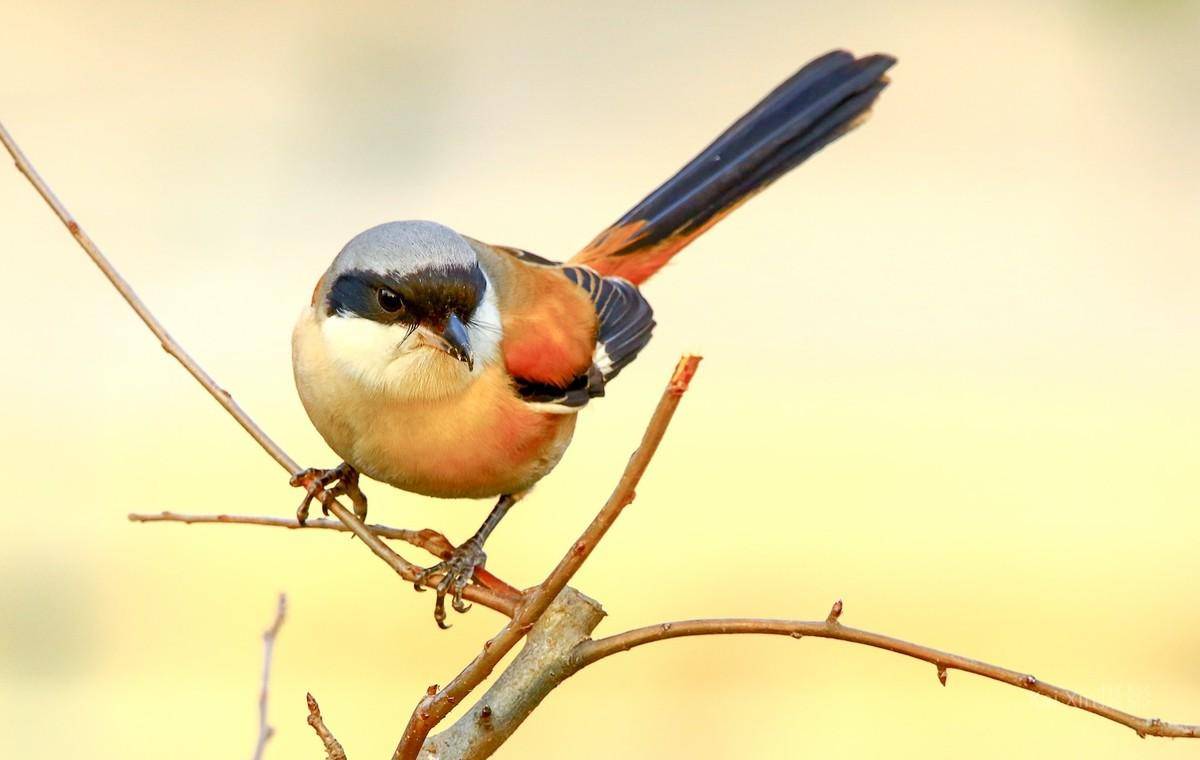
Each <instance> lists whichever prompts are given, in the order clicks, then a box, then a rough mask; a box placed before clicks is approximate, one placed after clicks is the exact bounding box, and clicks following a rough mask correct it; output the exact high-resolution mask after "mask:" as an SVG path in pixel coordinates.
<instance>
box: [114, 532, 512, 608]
mask: <svg viewBox="0 0 1200 760" xmlns="http://www.w3.org/2000/svg"><path fill="white" fill-rule="evenodd" d="M128 517H129V520H130V522H139V523H148V522H177V523H185V524H188V525H192V524H196V523H199V524H205V523H213V524H235V525H266V526H270V527H274V528H286V529H288V530H308V529H309V528H315V529H317V530H333V531H339V532H342V533H349V532H350V528H349V527H347V526H346V525H344V524H342V523H340V522H338V521H337V520H325V519H310V520H307V521H305V523H304V524H303V525H301V524H300V523H299V522H297V521H296V519H295V518H292V517H265V516H258V515H224V514H219V515H186V514H181V513H179V512H155V513H150V514H139V513H136V512H135V513H131V514H130V515H129V516H128ZM366 527H367V530H369V531H371V532H372V533H374V534H375V535H376V536H379V537H380V538H391V539H396V540H399V541H405V542H407V543H409V544H412V545H413V546H415V547H417V548H419V549H424V550H425V551H427V552H429V553H430V554H432V555H433V556H435V557H438V558H439V559H447V558H449V557H450V553H451V552H452V551H454V545H453V544H451V543H450V541H449V540H448V539H447V538H446V537H445V536H443V535H442V534H441V533H438V532H437V531H436V530H430V529H429V528H424V529H422V530H409V529H407V528H392V527H390V526H387V525H378V524H373V525H368V526H366ZM475 580H477V581H479V582H480V583H481V584H483V585H484V586H486V587H487V588H488V589H490V590H491V591H493V592H495V593H496V594H497V595H499V596H500V597H502V598H504V599H506V600H508V603H507V604H506V605H501V606H502V607H503V609H501V608H500V607H501V606H492V605H488V604H487V603H486V602H482V603H483V604H485V606H489V607H491V608H492V609H494V610H496V611H497V612H501V613H503V614H505V615H508V616H509V617H512V612H513V609H514V608H515V605H516V603H517V602H518V601H519V600H520V598H521V592H520V591H519V590H517V589H515V588H513V587H512V586H510V585H508V584H507V583H505V582H504V581H502V580H500V579H499V578H497V577H496V576H495V575H493V574H492V573H490V572H488V571H487V570H486V569H485V568H476V569H475Z"/></svg>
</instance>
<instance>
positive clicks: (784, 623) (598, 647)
mask: <svg viewBox="0 0 1200 760" xmlns="http://www.w3.org/2000/svg"><path fill="white" fill-rule="evenodd" d="M835 612H836V613H837V614H834V613H835ZM841 612H842V602H841V600H838V602H837V603H836V604H835V605H834V607H833V610H832V611H831V612H830V614H829V617H828V618H827V619H825V620H823V621H799V620H763V619H757V618H730V619H717V620H681V621H678V622H672V623H660V624H658V625H651V626H646V627H645V628H636V629H634V630H632V631H626V632H625V633H618V634H616V635H613V636H608V637H606V638H603V639H597V640H595V641H585V642H583V643H581V644H580V645H579V646H577V647H576V650H575V658H574V670H575V671H578V670H579V669H581V668H585V667H587V666H588V665H591V664H593V663H595V662H597V661H599V660H602V659H604V658H605V657H608V656H610V655H614V654H617V653H618V652H626V651H629V650H630V649H633V648H634V647H639V646H642V645H643V644H650V643H653V642H655V641H666V640H667V639H676V638H680V637H682V636H719V635H726V634H743V633H757V634H771V635H776V636H791V637H792V638H794V639H799V638H802V637H804V636H815V637H817V638H823V639H837V640H839V641H848V642H851V643H854V644H863V645H865V646H869V647H875V648H877V649H886V650H888V651H889V652H896V653H897V654H902V655H905V656H907V657H912V658H914V659H917V660H923V661H925V662H928V663H930V664H931V665H933V666H934V667H935V668H937V674H938V680H939V681H940V682H941V683H942V685H943V686H944V685H945V684H946V671H947V670H961V671H963V672H965V673H974V674H975V675H978V676H983V677H984V678H991V679H992V680H994V681H1000V682H1001V683H1006V684H1008V685H1010V686H1016V687H1019V688H1022V689H1027V690H1028V691H1032V692H1034V693H1035V694H1041V695H1042V696H1043V697H1049V698H1050V699H1053V700H1054V701H1056V702H1061V703H1062V704H1064V705H1067V706H1068V707H1075V708H1078V709H1080V710H1086V711H1087V712H1090V713H1093V714H1095V715H1099V716H1100V717H1102V718H1107V719H1109V720H1111V721H1115V722H1117V723H1120V724H1121V725H1123V726H1128V727H1129V728H1132V729H1133V730H1134V731H1136V732H1137V735H1138V736H1141V737H1146V736H1169V737H1176V738H1197V737H1200V726H1193V725H1186V724H1182V723H1166V722H1164V721H1161V720H1159V719H1158V718H1139V717H1138V716H1136V715H1131V714H1129V713H1127V712H1123V711H1121V710H1117V709H1116V708H1113V707H1108V706H1107V705H1103V704H1101V703H1099V702H1097V701H1096V700H1094V699H1091V698H1090V697H1085V696H1083V695H1082V694H1079V693H1077V692H1074V691H1071V690H1070V689H1064V688H1062V687H1061V686H1054V685H1053V684H1049V683H1046V682H1045V681H1040V680H1038V679H1037V678H1035V677H1033V676H1032V675H1029V674H1027V673H1018V672H1017V671H1015V670H1009V669H1007V668H1001V667H998V666H996V665H990V664H988V663H986V662H980V661H979V660H972V659H970V658H968V657H962V656H961V655H957V654H951V653H950V652H943V651H941V650H938V649H932V648H930V647H926V646H921V645H920V644H913V643H911V642H908V641H904V640H902V639H896V638H892V637H891V636H884V635H883V634H879V633H872V632H871V631H863V630H860V629H858V628H849V627H847V626H844V625H842V624H841V623H840V622H838V617H839V616H840V615H841Z"/></svg>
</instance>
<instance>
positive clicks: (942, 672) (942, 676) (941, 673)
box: [937, 665, 946, 686]
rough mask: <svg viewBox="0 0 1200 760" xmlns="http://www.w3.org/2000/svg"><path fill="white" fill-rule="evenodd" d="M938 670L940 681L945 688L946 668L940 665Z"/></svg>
mask: <svg viewBox="0 0 1200 760" xmlns="http://www.w3.org/2000/svg"><path fill="white" fill-rule="evenodd" d="M937 670H938V681H939V682H940V683H941V684H942V686H945V685H946V666H945V665H938V669H937Z"/></svg>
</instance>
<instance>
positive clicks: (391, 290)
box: [325, 264, 487, 326]
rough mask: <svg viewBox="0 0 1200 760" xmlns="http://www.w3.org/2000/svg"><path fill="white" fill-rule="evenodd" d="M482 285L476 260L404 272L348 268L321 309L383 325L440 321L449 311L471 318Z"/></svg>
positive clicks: (481, 274) (477, 302)
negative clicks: (474, 262)
mask: <svg viewBox="0 0 1200 760" xmlns="http://www.w3.org/2000/svg"><path fill="white" fill-rule="evenodd" d="M486 289H487V281H486V280H485V279H484V276H483V271H482V270H480V268H479V265H478V264H476V265H474V266H472V267H431V268H428V269H421V270H418V271H416V272H409V273H407V274H405V275H402V276H396V275H390V274H380V273H377V272H369V271H362V270H358V271H351V272H346V273H345V274H343V275H340V276H339V277H338V278H337V280H335V281H334V283H333V286H332V287H331V288H330V289H329V296H328V297H327V299H326V307H325V313H326V314H327V315H330V316H332V315H334V314H338V313H341V314H353V315H355V316H358V317H362V318H363V319H369V320H371V321H373V322H379V323H381V324H396V323H400V324H407V325H434V326H440V325H444V324H445V322H446V320H447V319H449V318H450V315H452V314H453V315H456V316H458V317H459V318H460V319H463V320H466V319H469V318H470V317H471V315H472V314H474V313H475V308H476V307H477V306H478V305H479V302H480V301H481V300H482V298H483V293H484V291H485V290H486Z"/></svg>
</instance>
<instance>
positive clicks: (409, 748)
mask: <svg viewBox="0 0 1200 760" xmlns="http://www.w3.org/2000/svg"><path fill="white" fill-rule="evenodd" d="M699 364H700V357H699V356H690V355H687V356H684V357H682V358H681V359H680V360H679V363H678V364H677V365H676V367H675V371H674V372H673V373H672V374H671V380H670V382H668V383H667V387H666V390H664V391H663V395H662V397H661V398H660V399H659V402H658V406H657V407H656V408H655V410H654V414H653V415H651V417H650V422H649V424H648V425H647V426H646V432H645V433H644V434H643V435H642V442H641V444H640V445H639V446H638V448H637V451H635V452H633V456H631V457H630V458H629V463H628V464H627V465H626V466H625V472H624V473H623V474H622V475H621V479H620V480H619V481H618V482H617V487H616V488H615V489H614V490H613V492H612V495H611V496H609V497H608V501H607V502H606V503H605V504H604V506H603V507H602V508H601V509H600V512H599V514H597V515H596V517H595V519H593V520H592V522H591V524H590V525H588V527H587V528H586V529H585V530H584V531H583V533H582V534H581V535H580V537H579V539H578V540H577V541H576V542H575V543H574V544H572V546H571V548H570V549H568V550H567V553H566V555H565V556H564V557H563V558H562V559H561V560H559V563H558V566H557V567H555V568H554V569H553V570H552V571H550V574H549V575H548V576H547V577H546V580H544V581H543V582H542V584H541V585H540V586H538V587H537V588H536V589H535V590H534V591H533V592H532V593H530V594H529V596H528V597H527V598H526V599H525V601H524V602H522V603H521V605H520V606H519V607H518V608H517V614H516V615H514V616H513V619H512V620H511V621H509V623H508V624H507V625H506V626H504V628H502V629H501V630H500V632H499V633H498V634H496V635H495V636H494V637H493V638H491V639H490V640H489V641H487V642H485V643H484V645H483V651H482V652H480V653H479V654H478V655H476V657H475V659H474V660H472V661H471V663H470V664H469V665H467V667H465V668H463V671H462V672H461V673H459V674H458V675H457V676H455V678H454V680H452V681H451V682H450V683H449V684H447V685H446V686H445V688H443V689H441V690H437V689H436V688H435V689H431V690H430V691H431V693H428V694H426V695H425V696H424V697H423V698H422V699H421V701H420V702H418V703H417V706H416V708H415V709H414V710H413V714H412V717H410V718H409V720H408V725H407V726H406V727H405V729H404V735H403V737H402V738H401V739H400V743H399V744H398V745H397V746H396V752H395V754H394V755H393V760H412V758H415V757H417V754H418V753H419V752H420V750H421V745H422V744H423V743H424V742H425V737H427V736H428V735H429V732H430V731H431V730H432V729H433V727H434V726H436V725H437V724H438V723H439V722H440V721H441V720H442V719H443V718H445V717H446V715H448V714H449V713H450V711H451V710H452V709H454V706H455V705H457V704H459V703H461V702H462V700H463V698H464V697H466V696H467V695H468V694H470V693H471V691H472V690H473V689H474V688H475V687H476V686H478V685H479V684H480V683H482V682H483V679H485V678H487V677H488V675H490V674H491V672H492V669H493V668H495V667H496V664H497V663H498V662H500V660H501V659H503V657H504V655H506V654H508V652H509V651H510V650H511V649H512V648H513V647H514V646H515V645H516V643H517V642H518V641H520V640H521V638H522V637H523V636H525V634H527V633H528V632H529V630H530V629H531V628H533V626H534V624H535V623H536V622H537V621H538V619H539V618H540V617H541V616H542V614H543V613H544V612H545V611H546V608H547V607H549V606H550V603H551V602H553V601H554V599H555V597H557V596H558V594H559V592H560V591H562V590H563V588H565V587H566V585H567V583H568V582H570V580H571V577H572V576H573V575H574V574H575V571H577V570H578V569H579V567H580V566H581V565H582V564H583V562H584V560H586V559H587V558H588V556H590V555H591V553H592V550H593V549H595V547H596V544H597V543H598V542H599V541H600V539H601V538H603V537H604V534H605V533H607V532H608V529H609V527H611V526H612V524H613V522H614V521H615V520H616V519H617V517H618V516H619V515H620V514H621V510H623V509H624V508H625V506H626V505H628V504H629V503H630V502H632V501H633V499H634V495H635V489H636V488H637V484H638V482H639V481H640V480H641V478H642V474H643V473H644V472H645V471H646V467H647V466H648V465H649V464H650V460H651V459H652V458H653V457H654V452H655V451H656V450H657V449H658V444H659V443H660V442H661V441H662V437H663V434H664V433H666V431H667V426H668V425H669V424H670V422H671V418H672V417H673V416H674V414H675V409H676V408H678V406H679V401H680V399H682V398H683V394H684V393H685V392H686V391H687V389H688V383H689V382H690V381H691V379H692V376H693V375H694V374H695V373H696V368H697V366H698V365H699Z"/></svg>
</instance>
